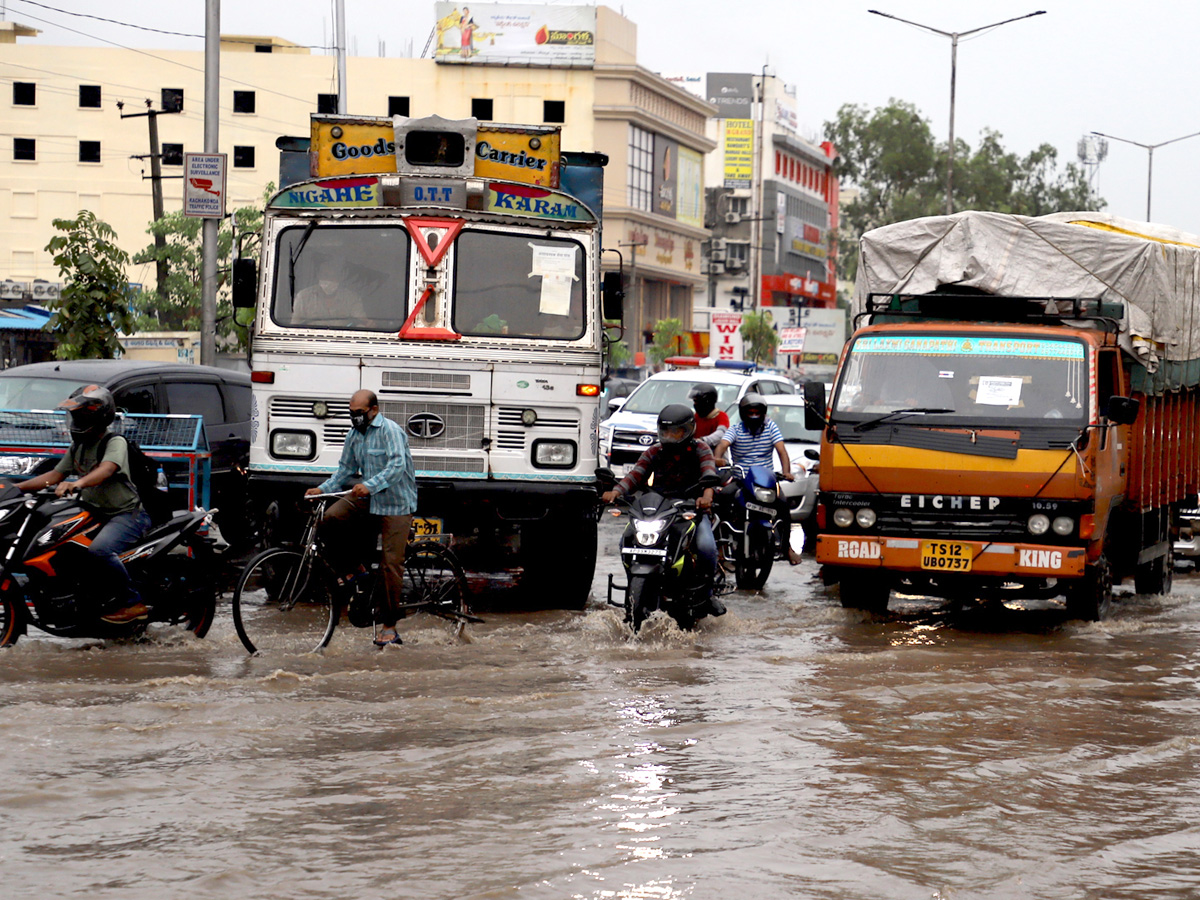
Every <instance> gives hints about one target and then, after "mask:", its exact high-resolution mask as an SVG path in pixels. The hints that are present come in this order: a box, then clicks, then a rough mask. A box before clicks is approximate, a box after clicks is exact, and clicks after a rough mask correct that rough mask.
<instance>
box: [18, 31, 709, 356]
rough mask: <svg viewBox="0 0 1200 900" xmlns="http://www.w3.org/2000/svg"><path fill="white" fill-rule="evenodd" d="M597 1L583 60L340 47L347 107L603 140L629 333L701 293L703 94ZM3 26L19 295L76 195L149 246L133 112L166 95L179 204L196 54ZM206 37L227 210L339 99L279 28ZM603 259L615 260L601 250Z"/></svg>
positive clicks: (169, 157)
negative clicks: (50, 39) (286, 144)
mask: <svg viewBox="0 0 1200 900" xmlns="http://www.w3.org/2000/svg"><path fill="white" fill-rule="evenodd" d="M594 9H595V19H596V23H595V59H594V64H592V65H589V66H580V67H572V68H565V67H538V66H502V65H489V64H486V63H470V64H459V65H447V64H440V63H437V62H435V61H434V60H433V59H400V58H370V57H352V58H349V59H348V60H347V78H346V82H347V112H349V113H350V114H358V115H391V114H402V115H411V116H424V115H430V114H434V113H436V114H438V115H442V116H445V117H447V118H464V117H467V116H471V115H475V116H476V117H478V118H480V119H486V120H492V121H499V122H514V123H526V124H543V123H551V124H559V123H561V125H562V129H563V141H562V143H563V147H564V148H565V149H569V150H598V151H601V152H603V153H606V154H608V156H609V159H610V162H609V165H608V168H607V171H606V176H605V194H604V224H605V245H606V247H609V248H612V249H615V250H619V251H620V253H621V254H622V256H623V258H624V260H625V266H626V270H627V271H629V270H630V269H635V272H634V273H633V274H634V276H635V285H634V288H633V290H631V291H630V297H629V298H628V299H627V301H626V322H627V325H628V329H629V340H630V343H631V344H632V345H635V346H640V332H641V330H642V329H643V328H648V327H650V325H652V324H653V322H654V321H656V320H657V319H659V318H663V317H665V316H668V315H670V316H677V317H679V318H681V319H683V320H684V321H685V322H687V321H688V320H689V318H690V313H691V308H692V301H693V294H702V292H703V290H704V285H705V277H704V275H703V274H702V273H701V269H702V265H701V263H702V260H701V255H702V254H701V247H700V244H701V241H703V240H704V239H705V238H706V237H707V234H708V232H707V231H705V229H704V227H703V209H702V204H703V188H702V178H703V158H704V156H705V155H706V154H707V153H709V152H710V151H711V150H712V149H713V148H714V141H713V140H712V139H710V138H709V137H707V136H706V134H705V128H706V122H707V119H708V117H709V116H710V115H712V112H713V108H712V107H711V106H710V105H709V104H708V103H706V102H704V101H703V100H701V99H699V98H697V97H694V96H693V95H691V94H689V93H687V92H686V91H684V90H682V89H681V88H678V87H676V86H674V85H672V84H670V83H669V82H667V81H665V80H664V79H662V78H660V77H659V76H657V75H655V74H653V73H651V72H649V71H648V70H646V69H645V68H642V67H639V66H638V65H637V53H636V48H637V26H636V25H635V24H634V23H633V22H630V21H629V20H628V19H625V18H623V17H622V16H620V15H618V14H617V13H616V12H614V11H613V10H611V9H608V8H606V7H596V8H594ZM0 24H3V25H7V26H9V27H8V28H0V72H3V81H4V84H3V86H0V91H2V92H3V93H0V110H3V113H4V115H3V122H4V124H3V127H2V128H0V282H4V281H6V280H7V281H9V282H16V283H17V284H23V285H26V286H27V287H28V290H27V292H26V297H29V296H30V293H29V291H32V289H33V287H35V286H36V284H35V283H36V282H37V281H39V280H40V281H43V282H48V283H51V284H52V283H54V282H57V281H58V280H59V275H58V272H57V270H56V269H55V267H54V264H53V262H52V260H51V258H50V255H49V254H48V253H47V252H46V251H45V249H44V248H45V246H46V243H47V242H48V241H49V240H50V238H51V237H52V236H53V235H54V234H55V231H54V229H53V226H52V222H53V220H54V219H56V218H65V217H73V216H75V215H76V213H77V212H78V211H79V210H80V209H90V210H92V211H94V212H95V213H96V215H97V216H98V217H99V218H100V219H102V220H104V221H105V222H107V223H108V224H109V225H111V226H112V227H113V228H114V229H115V230H116V232H117V235H118V241H119V243H120V245H121V246H122V247H123V248H124V249H126V250H127V251H128V252H129V253H130V254H131V255H132V254H133V253H135V252H137V251H138V250H141V249H143V248H144V247H146V246H147V245H148V244H150V243H151V238H150V236H149V235H148V233H147V231H146V228H147V225H148V223H149V222H150V220H151V218H152V216H153V205H152V191H151V181H150V180H149V176H150V171H151V167H150V160H149V159H148V158H147V154H149V152H150V151H149V136H148V120H147V117H146V116H144V115H143V116H140V117H132V116H131V115H130V114H135V113H144V112H146V111H147V109H148V108H149V109H155V110H165V109H170V108H172V106H173V105H175V106H179V107H180V111H179V112H177V113H165V112H164V113H162V114H159V115H157V116H156V117H155V119H156V122H157V127H158V134H159V141H160V144H161V152H162V157H161V158H162V163H163V168H162V171H163V175H164V181H163V182H162V184H163V194H164V198H165V204H164V205H165V209H166V211H168V212H169V211H171V210H178V209H180V208H181V206H182V182H181V180H180V176H181V175H182V168H183V167H182V154H183V153H184V152H191V151H196V152H198V151H201V150H203V145H204V55H203V53H202V52H199V51H196V52H192V51H187V52H183V51H162V50H147V51H145V52H135V51H130V50H123V49H115V48H109V47H61V46H49V45H44V44H41V43H39V40H38V37H37V32H36V30H35V29H32V28H25V27H23V26H20V25H14V24H13V23H0ZM221 49H222V52H221V88H220V107H221V108H220V150H221V152H223V153H226V154H228V167H227V172H228V185H227V196H228V201H229V208H230V209H232V208H234V207H238V206H248V205H254V204H257V203H259V202H260V201H261V197H262V194H263V191H264V190H265V189H266V187H267V185H268V183H270V182H273V181H276V180H277V179H278V152H277V150H276V147H275V140H276V138H277V137H279V136H282V135H307V134H308V117H309V115H310V113H313V112H318V111H321V112H333V111H336V105H335V104H336V92H337V81H336V78H337V75H336V61H335V59H334V57H332V56H325V55H313V54H312V53H310V52H309V50H308V49H307V48H304V47H299V46H296V45H295V44H291V43H289V42H288V41H285V40H283V39H281V38H277V37H255V36H224V37H223V39H222V45H221ZM6 95H7V96H6ZM118 103H120V104H122V105H123V109H119V108H118ZM122 113H124V114H125V115H126V116H130V117H127V118H122ZM635 258H636V262H635ZM605 259H606V265H608V266H609V267H615V265H616V261H617V256H616V255H615V254H605ZM129 274H130V279H131V280H132V281H134V282H139V283H143V284H146V285H147V286H151V285H152V284H153V281H154V278H155V271H154V267H153V265H144V266H132V267H131V270H130V273H129ZM11 295H12V286H11V285H10V287H9V289H8V292H7V295H6V296H9V297H11Z"/></svg>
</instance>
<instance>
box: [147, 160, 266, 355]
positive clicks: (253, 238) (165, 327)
mask: <svg viewBox="0 0 1200 900" xmlns="http://www.w3.org/2000/svg"><path fill="white" fill-rule="evenodd" d="M274 190H275V186H274V184H273V183H272V184H269V185H267V189H266V191H265V192H264V194H263V205H264V206H265V204H266V200H267V199H268V198H269V197H270V196H271V194H273V193H274ZM262 217H263V211H262V207H261V206H259V207H254V206H243V207H241V208H239V209H236V210H234V212H233V216H232V217H231V219H232V222H233V223H235V226H233V227H231V225H230V221H231V220H230V219H224V220H222V222H221V227H220V228H219V229H218V231H217V334H218V336H219V337H223V338H224V339H225V341H227V342H233V341H236V343H237V344H238V345H239V346H242V347H244V346H246V345H247V343H248V335H247V332H246V329H245V327H244V326H243V323H242V322H240V321H237V322H235V320H234V318H233V305H232V303H231V300H230V267H231V263H230V252H231V250H232V248H233V239H234V231H235V229H236V232H237V234H239V235H249V236H250V237H248V238H247V240H246V241H244V242H243V243H242V246H241V248H240V249H241V255H242V256H247V257H252V258H255V259H257V257H258V247H259V241H260V233H261V230H262ZM203 221H204V220H203V219H200V218H197V217H195V216H185V215H184V214H183V213H182V212H172V213H168V214H167V215H165V216H163V217H162V218H161V219H159V220H158V221H157V222H151V223H150V227H149V228H147V229H146V231H147V233H148V234H150V235H151V236H154V237H157V236H158V235H162V236H163V238H164V239H165V244H164V246H163V248H162V250H161V251H160V250H159V249H158V247H157V246H156V245H155V244H154V243H151V244H150V245H149V246H148V247H146V248H145V249H144V250H142V251H140V252H139V253H137V254H135V255H134V257H133V262H134V263H138V264H144V263H156V262H157V261H158V260H159V258H160V257H161V258H163V259H165V260H166V261H167V278H166V281H165V283H164V285H163V294H164V295H163V296H161V297H160V296H159V294H158V292H157V291H156V290H154V289H143V290H142V291H140V292H139V293H138V295H137V296H136V297H135V298H134V309H135V310H136V313H137V319H136V325H135V328H136V330H138V331H199V330H200V323H201V319H202V316H203V310H202V301H203V295H204V279H203V260H204V238H203Z"/></svg>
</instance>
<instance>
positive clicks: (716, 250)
mask: <svg viewBox="0 0 1200 900" xmlns="http://www.w3.org/2000/svg"><path fill="white" fill-rule="evenodd" d="M708 258H709V260H710V261H711V262H725V241H723V240H722V239H720V238H717V239H716V240H714V241H713V242H712V247H711V248H710V249H709V251H708Z"/></svg>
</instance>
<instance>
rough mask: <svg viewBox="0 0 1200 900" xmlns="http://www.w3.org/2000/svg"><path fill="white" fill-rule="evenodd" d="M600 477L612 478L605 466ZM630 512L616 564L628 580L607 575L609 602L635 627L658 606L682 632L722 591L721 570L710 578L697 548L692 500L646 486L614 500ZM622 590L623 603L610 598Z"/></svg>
mask: <svg viewBox="0 0 1200 900" xmlns="http://www.w3.org/2000/svg"><path fill="white" fill-rule="evenodd" d="M596 474H597V478H599V479H600V480H601V482H602V483H603V482H609V483H615V478H613V476H612V472H611V471H609V470H608V469H600V470H597V473H596ZM718 484H719V480H718V479H715V478H714V479H711V483H710V479H708V478H705V479H701V481H700V483H699V484H698V485H697V489H703V488H706V487H716V486H717V485H718ZM616 502H617V503H618V504H619V505H620V506H621V507H622V508H624V509H625V510H626V511H627V513H628V515H629V524H628V525H626V526H625V533H624V534H623V535H622V536H621V542H620V549H621V563H622V565H623V566H624V567H625V574H626V576H627V582H626V584H625V585H624V586H622V585H618V584H614V582H613V576H612V575H609V576H608V602H609V604H610V605H612V606H624V608H625V621H626V622H628V623H629V624H630V625H631V626H632V627H633V630H634V632H637V631H639V630H641V627H642V623H643V622H645V621H646V619H647V618H648V617H649V616H650V614H651V613H653V612H654V611H655V610H659V609H661V610H662V611H663V612H665V613H666V614H667V615H669V616H670V617H671V618H672V619H674V620H675V622H676V624H678V626H679V627H680V629H682V630H684V631H687V630H689V629H691V628H693V627H694V626H695V624H696V622H697V621H699V620H700V619H702V618H704V617H705V616H706V615H708V611H709V609H710V605H709V600H710V598H712V597H714V596H720V595H721V594H723V593H726V585H725V575H724V573H723V572H721V570H720V568H718V569H717V571H716V574H715V577H714V575H713V573H712V570H711V569H710V568H709V566H708V565H707V564H706V563H705V561H704V560H703V559H702V558H701V557H700V555H699V553H698V551H697V550H696V546H695V543H696V528H697V526H696V517H697V515H699V513H697V511H696V501H695V500H682V499H677V498H672V497H665V496H663V495H662V494H659V493H657V492H655V491H653V490H646V491H643V492H641V493H640V494H634V495H632V496H630V497H622V498H620V499H618V500H617V501H616ZM614 591H624V593H625V599H624V602H623V603H620V602H617V601H614V600H613V592H614Z"/></svg>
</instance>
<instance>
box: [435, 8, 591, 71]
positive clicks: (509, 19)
mask: <svg viewBox="0 0 1200 900" xmlns="http://www.w3.org/2000/svg"><path fill="white" fill-rule="evenodd" d="M434 9H435V15H436V16H437V21H436V23H435V24H434V36H435V42H434V47H433V58H434V59H435V60H437V61H438V62H439V63H447V64H450V63H453V64H456V65H471V64H479V65H496V66H509V65H517V66H581V67H588V66H591V65H593V64H594V63H595V61H596V8H595V7H594V6H547V5H534V4H523V3H485V4H482V5H480V6H476V7H470V6H462V5H460V4H457V3H441V2H439V3H436V4H434Z"/></svg>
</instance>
